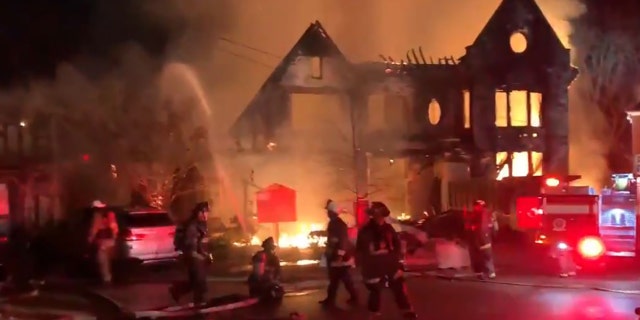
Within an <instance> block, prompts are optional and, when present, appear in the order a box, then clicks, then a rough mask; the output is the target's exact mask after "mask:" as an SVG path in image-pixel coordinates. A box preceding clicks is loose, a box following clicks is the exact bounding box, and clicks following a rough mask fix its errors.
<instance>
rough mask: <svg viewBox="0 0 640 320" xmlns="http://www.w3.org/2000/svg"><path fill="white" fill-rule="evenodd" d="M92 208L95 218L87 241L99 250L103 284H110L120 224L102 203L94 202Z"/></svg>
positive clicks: (99, 264)
mask: <svg viewBox="0 0 640 320" xmlns="http://www.w3.org/2000/svg"><path fill="white" fill-rule="evenodd" d="M91 207H92V210H93V217H92V222H91V229H90V230H89V236H88V237H87V241H88V242H89V243H90V244H92V245H94V246H95V247H96V249H97V252H96V259H97V262H98V267H99V268H100V276H101V278H102V282H103V283H105V284H109V283H111V280H112V274H111V262H112V260H113V253H114V248H115V245H116V237H117V236H118V233H119V229H118V222H117V219H116V215H115V213H114V212H113V211H111V210H109V209H107V205H106V204H104V203H103V202H102V201H100V200H95V201H93V203H92V204H91Z"/></svg>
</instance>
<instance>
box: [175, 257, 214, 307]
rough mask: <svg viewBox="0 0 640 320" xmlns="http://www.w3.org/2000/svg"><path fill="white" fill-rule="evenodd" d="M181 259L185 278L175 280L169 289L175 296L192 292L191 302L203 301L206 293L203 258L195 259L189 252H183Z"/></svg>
mask: <svg viewBox="0 0 640 320" xmlns="http://www.w3.org/2000/svg"><path fill="white" fill-rule="evenodd" d="M182 261H183V263H184V266H185V267H186V269H187V280H183V281H177V282H174V283H173V284H172V285H171V291H172V292H173V293H174V294H175V296H176V297H177V298H179V297H182V296H184V295H186V294H188V293H193V302H194V303H196V304H199V303H203V302H205V300H204V299H205V294H206V293H207V268H206V263H205V261H204V260H201V259H197V258H195V257H193V256H191V254H184V255H183V258H182Z"/></svg>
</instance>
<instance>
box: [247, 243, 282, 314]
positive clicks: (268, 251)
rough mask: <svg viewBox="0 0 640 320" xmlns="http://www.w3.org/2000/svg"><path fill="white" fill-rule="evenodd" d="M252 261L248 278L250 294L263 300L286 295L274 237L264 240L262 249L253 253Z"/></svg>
mask: <svg viewBox="0 0 640 320" xmlns="http://www.w3.org/2000/svg"><path fill="white" fill-rule="evenodd" d="M251 262H252V263H251V264H252V266H253V270H252V272H251V274H250V275H249V279H248V280H247V283H248V285H249V294H250V295H251V296H252V297H258V298H260V299H263V301H274V300H280V299H281V298H282V297H283V296H284V290H283V289H282V287H281V286H280V285H279V280H280V258H279V257H278V255H277V254H276V242H275V240H274V239H273V238H272V237H269V238H267V239H265V240H264V241H263V242H262V250H260V251H258V252H256V253H255V254H254V255H253V257H252V258H251Z"/></svg>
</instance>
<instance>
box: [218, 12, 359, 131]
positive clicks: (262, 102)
mask: <svg viewBox="0 0 640 320" xmlns="http://www.w3.org/2000/svg"><path fill="white" fill-rule="evenodd" d="M299 56H319V57H332V58H334V59H336V61H338V62H339V63H344V67H346V68H347V69H346V70H349V69H350V68H351V64H350V63H349V62H348V60H347V58H346V57H345V56H344V54H343V53H342V52H341V51H340V49H339V48H338V46H337V45H336V44H335V42H334V41H333V39H331V37H330V36H329V34H328V33H327V31H326V30H325V29H324V27H323V26H322V24H321V23H320V21H317V20H316V21H315V22H313V23H311V24H310V25H309V27H308V28H307V30H305V32H304V33H303V34H302V36H300V38H299V39H298V41H297V42H296V43H295V44H294V45H293V47H292V48H291V50H289V52H288V53H287V54H286V55H285V56H284V58H283V59H282V60H281V61H280V63H279V64H278V65H277V66H276V68H275V69H274V70H273V72H272V73H271V75H269V77H268V78H267V80H266V81H265V82H264V83H263V84H262V86H261V87H260V89H259V90H258V92H257V93H256V95H255V96H254V97H253V99H252V100H251V102H249V104H248V105H247V107H246V108H245V109H244V111H242V113H241V114H240V116H239V117H238V119H237V120H236V122H235V123H234V124H233V126H232V127H231V130H230V133H231V135H232V136H237V135H239V134H240V132H241V127H242V125H243V124H244V123H246V121H247V120H249V118H251V117H252V116H254V115H256V114H260V113H261V112H265V111H264V110H262V109H263V108H269V107H270V105H269V103H266V102H267V100H268V99H267V97H268V96H269V95H268V92H266V91H267V89H268V88H270V87H271V86H274V85H275V86H278V85H280V83H281V81H282V79H283V77H284V76H285V74H286V73H287V70H288V69H289V67H290V66H291V65H292V64H293V63H294V62H295V60H296V58H297V57H299ZM274 125H277V124H274Z"/></svg>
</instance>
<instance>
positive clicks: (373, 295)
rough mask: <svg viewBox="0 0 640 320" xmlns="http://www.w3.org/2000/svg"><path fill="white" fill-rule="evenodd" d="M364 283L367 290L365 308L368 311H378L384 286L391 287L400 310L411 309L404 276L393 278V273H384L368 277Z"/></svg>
mask: <svg viewBox="0 0 640 320" xmlns="http://www.w3.org/2000/svg"><path fill="white" fill-rule="evenodd" d="M365 285H366V287H367V290H369V299H368V301H367V308H368V309H369V311H370V312H379V311H380V305H381V299H382V295H381V294H382V290H383V289H384V288H385V287H388V288H389V289H391V292H392V293H393V298H394V300H395V302H396V305H398V308H399V309H400V310H401V311H411V309H412V306H411V302H410V301H409V294H408V293H407V285H406V284H405V282H404V277H403V276H400V277H397V278H394V274H390V275H386V276H383V277H380V278H368V279H365Z"/></svg>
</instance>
